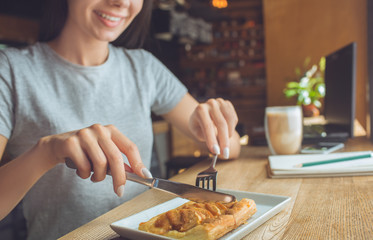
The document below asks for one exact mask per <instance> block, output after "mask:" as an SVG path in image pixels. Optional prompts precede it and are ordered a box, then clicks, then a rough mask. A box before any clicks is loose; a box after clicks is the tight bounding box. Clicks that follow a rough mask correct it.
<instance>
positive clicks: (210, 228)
mask: <svg viewBox="0 0 373 240" xmlns="http://www.w3.org/2000/svg"><path fill="white" fill-rule="evenodd" d="M256 210H257V209H256V205H255V202H254V200H252V199H248V198H243V199H241V200H240V201H235V202H231V203H223V202H211V201H208V202H203V203H197V202H192V201H190V202H187V203H185V204H183V205H181V206H179V207H177V208H175V209H172V210H169V211H167V212H165V213H162V214H159V215H157V216H155V217H153V218H151V219H150V220H149V221H147V222H142V223H140V225H139V230H142V231H146V232H150V233H154V234H158V235H163V236H166V237H170V238H176V239H198V240H203V239H209V240H210V239H218V238H220V237H222V236H223V235H225V234H226V233H228V232H230V231H232V230H233V229H236V228H237V227H239V226H240V225H241V224H243V223H245V222H246V220H248V219H249V218H250V217H251V216H252V215H254V213H255V212H256Z"/></svg>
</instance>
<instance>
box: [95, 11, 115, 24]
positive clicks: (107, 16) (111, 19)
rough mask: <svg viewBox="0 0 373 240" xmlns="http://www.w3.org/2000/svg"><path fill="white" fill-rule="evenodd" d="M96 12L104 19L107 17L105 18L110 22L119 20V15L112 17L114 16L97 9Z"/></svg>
mask: <svg viewBox="0 0 373 240" xmlns="http://www.w3.org/2000/svg"><path fill="white" fill-rule="evenodd" d="M96 13H97V14H98V15H99V16H100V17H102V18H105V19H107V20H109V21H112V22H118V21H120V19H121V18H120V17H114V16H111V15H108V14H105V13H103V12H98V11H96Z"/></svg>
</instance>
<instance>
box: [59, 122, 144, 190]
mask: <svg viewBox="0 0 373 240" xmlns="http://www.w3.org/2000/svg"><path fill="white" fill-rule="evenodd" d="M65 135H66V136H65ZM65 135H63V134H62V136H60V137H59V138H60V139H59V140H61V139H62V143H61V141H59V144H62V147H60V146H57V147H55V149H63V153H62V156H63V158H66V157H68V158H70V159H71V160H72V161H73V162H74V164H75V166H76V168H77V174H78V175H79V176H80V177H82V178H88V177H89V176H90V175H91V171H93V174H92V176H91V180H92V181H93V182H98V181H102V180H104V179H105V177H106V175H107V172H108V170H110V174H111V176H112V178H113V188H114V192H116V193H117V195H118V196H122V195H123V192H124V185H125V183H126V174H125V171H126V170H127V171H129V172H135V173H136V174H138V175H139V176H142V177H151V173H150V172H149V171H148V170H147V169H146V168H145V166H144V164H143V163H142V160H141V158H140V153H139V151H138V149H137V147H136V145H135V144H134V143H133V142H132V141H130V140H129V139H128V138H127V137H126V136H124V135H123V134H122V133H121V132H120V131H119V130H118V129H116V128H115V127H114V126H111V125H109V126H102V125H100V124H95V125H92V126H90V127H88V128H84V129H81V130H78V131H75V132H71V133H67V134H65ZM57 145H58V144H57ZM122 153H124V154H125V155H126V156H127V158H128V160H129V162H130V165H131V166H128V165H126V164H125V163H124V162H123V157H122ZM59 155H61V154H59Z"/></svg>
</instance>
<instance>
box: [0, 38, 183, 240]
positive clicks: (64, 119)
mask: <svg viewBox="0 0 373 240" xmlns="http://www.w3.org/2000/svg"><path fill="white" fill-rule="evenodd" d="M186 92H187V90H186V88H185V87H184V86H183V85H182V84H181V83H180V82H179V81H178V80H177V79H176V77H175V76H174V75H173V74H172V73H171V72H170V71H169V70H168V69H167V68H166V67H165V66H163V65H162V64H161V63H160V62H159V61H158V60H157V59H156V58H155V57H154V56H153V55H151V54H150V53H148V52H146V51H144V50H126V49H123V48H117V47H114V46H112V45H110V46H109V57H108V59H107V60H106V62H105V63H104V64H102V65H100V66H91V67H85V66H80V65H76V64H72V63H70V62H68V61H66V60H64V59H63V58H61V57H60V56H59V55H57V54H56V53H55V52H54V51H53V50H52V49H51V48H50V47H49V46H48V45H47V44H45V43H36V44H35V45H32V46H30V47H28V48H25V49H22V50H18V49H6V50H4V51H0V134H2V135H4V136H5V137H7V138H8V139H9V141H8V145H7V148H6V153H7V154H8V155H9V156H10V157H11V158H15V157H17V156H19V155H20V154H22V153H23V152H25V151H27V150H28V149H30V148H31V147H32V146H33V145H35V144H36V143H37V141H38V139H40V138H41V137H43V136H47V135H51V134H57V133H63V132H67V131H72V130H76V129H81V128H84V127H88V126H90V125H92V124H95V123H98V124H102V125H107V124H113V125H115V126H116V127H117V128H118V129H119V130H120V131H121V132H122V133H123V134H124V135H126V136H127V137H128V138H129V139H131V140H132V141H133V142H134V143H135V144H136V145H137V146H138V148H139V151H140V154H141V158H142V160H143V162H144V164H145V166H147V167H148V168H149V167H150V159H151V150H152V144H153V133H152V121H151V112H154V113H155V114H157V115H159V114H164V113H167V112H169V111H170V110H171V109H172V108H174V107H175V106H176V104H177V103H178V102H179V101H180V100H181V98H182V97H183V96H184V95H185V94H186ZM124 160H125V161H126V162H127V159H126V158H125V157H124ZM8 184H12V183H8ZM144 190H146V188H145V187H143V186H141V185H139V184H136V183H132V182H129V181H127V183H126V186H125V192H124V196H123V197H122V198H119V197H117V196H116V194H115V193H114V191H113V186H112V179H111V177H110V176H108V177H106V179H105V180H104V181H102V182H98V183H93V182H91V181H90V180H89V179H86V180H83V179H81V178H79V177H78V176H77V175H76V173H75V171H74V170H72V169H69V168H67V167H66V166H65V165H64V164H59V165H57V166H56V167H55V168H53V169H52V170H50V171H49V172H47V173H46V174H45V175H44V176H42V177H41V179H40V180H39V181H38V182H37V183H36V184H35V185H34V186H33V187H32V189H31V190H30V191H29V192H28V193H27V195H26V196H25V198H24V199H23V209H24V215H25V218H26V220H27V227H28V238H29V239H44V240H45V239H56V238H57V237H60V236H61V235H63V234H66V233H68V232H69V231H72V230H73V229H75V228H77V227H79V226H81V225H82V224H84V223H86V222H88V221H90V220H92V219H94V218H96V217H97V216H99V215H101V214H103V213H105V212H107V211H109V210H110V209H112V208H114V207H116V206H117V205H119V204H121V203H123V202H124V201H126V200H129V199H131V198H133V197H134V196H136V195H137V194H139V193H141V192H143V191H144ZM139 204H141V203H139Z"/></svg>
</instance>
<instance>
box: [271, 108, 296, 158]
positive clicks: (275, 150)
mask: <svg viewBox="0 0 373 240" xmlns="http://www.w3.org/2000/svg"><path fill="white" fill-rule="evenodd" d="M264 128H265V134H266V139H267V143H268V146H269V149H270V151H271V154H272V155H279V154H296V153H298V152H299V150H300V148H301V146H302V139H303V114H302V108H301V107H300V106H279V107H266V109H265V119H264Z"/></svg>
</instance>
